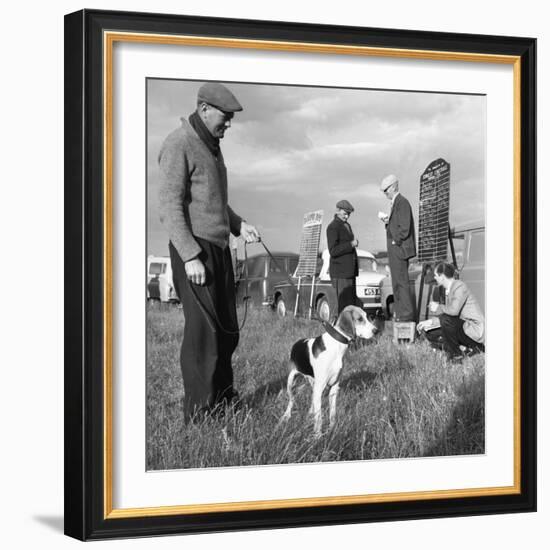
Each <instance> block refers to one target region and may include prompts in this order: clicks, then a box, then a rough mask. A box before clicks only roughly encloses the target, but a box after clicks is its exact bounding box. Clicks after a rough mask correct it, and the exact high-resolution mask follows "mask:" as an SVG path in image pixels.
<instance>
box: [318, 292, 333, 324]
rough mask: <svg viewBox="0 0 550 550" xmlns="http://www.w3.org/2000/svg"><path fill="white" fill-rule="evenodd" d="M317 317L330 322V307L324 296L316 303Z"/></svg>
mask: <svg viewBox="0 0 550 550" xmlns="http://www.w3.org/2000/svg"><path fill="white" fill-rule="evenodd" d="M317 315H318V317H319V319H321V320H322V321H326V322H328V321H330V305H329V303H328V300H327V299H326V298H325V297H324V296H323V297H322V298H320V299H319V300H318V301H317Z"/></svg>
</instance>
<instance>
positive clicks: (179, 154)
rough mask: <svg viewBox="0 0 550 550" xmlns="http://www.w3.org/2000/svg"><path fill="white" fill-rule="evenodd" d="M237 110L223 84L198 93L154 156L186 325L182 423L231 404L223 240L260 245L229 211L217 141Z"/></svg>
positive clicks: (232, 312) (233, 330) (229, 284)
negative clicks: (238, 239) (190, 109)
mask: <svg viewBox="0 0 550 550" xmlns="http://www.w3.org/2000/svg"><path fill="white" fill-rule="evenodd" d="M237 111H242V106H241V104H240V103H239V102H238V101H237V99H236V98H235V96H234V95H233V94H232V93H231V91H230V90H229V89H227V88H226V87H225V86H223V85H222V84H219V83H217V82H208V83H206V84H203V85H202V86H201V87H200V89H199V90H198V94H197V106H196V110H195V111H194V112H193V113H192V114H191V115H190V116H189V118H188V119H187V120H185V119H182V124H181V127H180V128H178V129H177V130H174V131H173V132H172V133H171V134H169V135H168V137H167V138H166V140H165V141H164V143H163V145H162V147H161V150H160V153H159V168H160V189H159V210H160V218H161V221H162V223H163V225H164V227H165V229H166V231H167V233H168V237H169V250H170V259H171V263H172V272H173V280H174V287H175V289H176V292H177V294H178V297H179V299H180V301H181V303H182V305H183V313H184V316H185V325H184V332H183V342H182V345H181V353H180V365H181V372H182V376H183V386H184V398H183V407H184V411H183V412H184V418H185V420H186V421H189V420H192V419H193V418H195V417H197V416H198V417H200V416H202V414H203V413H208V412H212V411H219V410H221V407H223V406H224V405H227V404H229V403H230V402H231V401H233V400H234V399H235V396H236V392H235V391H234V389H233V368H232V364H231V358H232V355H233V352H234V351H235V348H236V347H237V343H238V341H239V329H238V323H237V311H236V304H235V283H234V279H233V266H232V261H231V253H230V250H229V234H230V233H232V234H233V235H235V236H241V237H243V239H244V240H245V241H246V242H249V243H250V242H255V241H257V240H258V239H259V234H258V231H257V230H256V228H255V227H254V226H252V225H249V224H248V223H246V222H245V221H244V220H243V219H242V218H241V217H240V216H238V215H237V214H236V213H235V212H234V211H233V210H232V209H231V207H230V206H229V204H228V199H227V196H228V190H227V170H226V167H225V163H224V159H223V155H222V152H221V149H220V140H221V139H222V138H223V137H224V136H225V132H226V131H227V130H228V129H229V128H230V127H231V120H232V119H233V116H234V113H235V112H237Z"/></svg>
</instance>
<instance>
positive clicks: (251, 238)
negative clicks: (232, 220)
mask: <svg viewBox="0 0 550 550" xmlns="http://www.w3.org/2000/svg"><path fill="white" fill-rule="evenodd" d="M241 237H242V238H243V239H244V240H245V242H247V243H256V242H258V241H259V240H260V234H259V233H258V230H257V229H256V228H255V227H254V226H253V225H250V224H248V223H246V222H241Z"/></svg>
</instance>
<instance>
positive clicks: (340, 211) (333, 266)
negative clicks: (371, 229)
mask: <svg viewBox="0 0 550 550" xmlns="http://www.w3.org/2000/svg"><path fill="white" fill-rule="evenodd" d="M353 210H354V208H353V206H352V205H351V203H350V202H349V201H347V200H345V199H344V200H341V201H338V202H337V203H336V214H335V215H334V219H333V220H332V221H331V222H330V224H329V225H328V227H327V246H328V251H329V253H330V263H329V275H330V280H331V282H332V286H333V287H334V288H335V290H336V295H337V296H338V314H340V313H341V312H342V310H343V309H344V308H345V307H346V306H350V305H359V304H358V298H357V290H356V285H355V277H357V275H358V273H359V267H358V262H357V251H356V248H357V246H358V244H359V241H358V240H357V239H356V238H355V236H354V235H353V231H352V229H351V226H350V224H349V223H348V219H349V217H350V215H351V213H352V212H353Z"/></svg>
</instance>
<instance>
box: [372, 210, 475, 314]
mask: <svg viewBox="0 0 550 550" xmlns="http://www.w3.org/2000/svg"><path fill="white" fill-rule="evenodd" d="M451 240H452V243H453V248H454V253H455V258H456V267H457V270H458V278H459V279H460V280H461V281H464V282H465V283H466V285H467V286H468V288H469V289H470V291H471V292H472V294H473V295H474V296H475V298H476V299H477V302H478V304H479V306H480V307H481V310H482V311H483V312H485V222H484V221H482V220H479V221H476V222H470V223H466V224H461V225H460V226H456V227H454V228H452V229H451ZM446 261H447V262H448V263H451V264H452V263H453V253H452V250H451V246H450V243H448V244H447V259H446ZM388 272H389V269H388ZM421 275H422V265H421V264H420V263H418V262H414V261H413V262H411V263H410V266H409V284H410V290H411V294H412V297H413V301H414V304H415V307H418V295H419V289H420V279H421ZM381 292H382V305H383V307H384V312H385V314H386V316H387V317H388V318H391V317H392V315H393V302H394V298H393V289H392V286H391V275H390V274H388V276H387V277H386V278H385V279H384V281H383V282H382V288H381ZM428 294H429V286H428V285H425V286H424V289H423V291H422V304H421V305H420V312H419V313H420V314H419V315H418V316H417V317H418V319H419V320H422V319H426V318H427V316H428V311H427V309H428V308H427V300H428Z"/></svg>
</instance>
